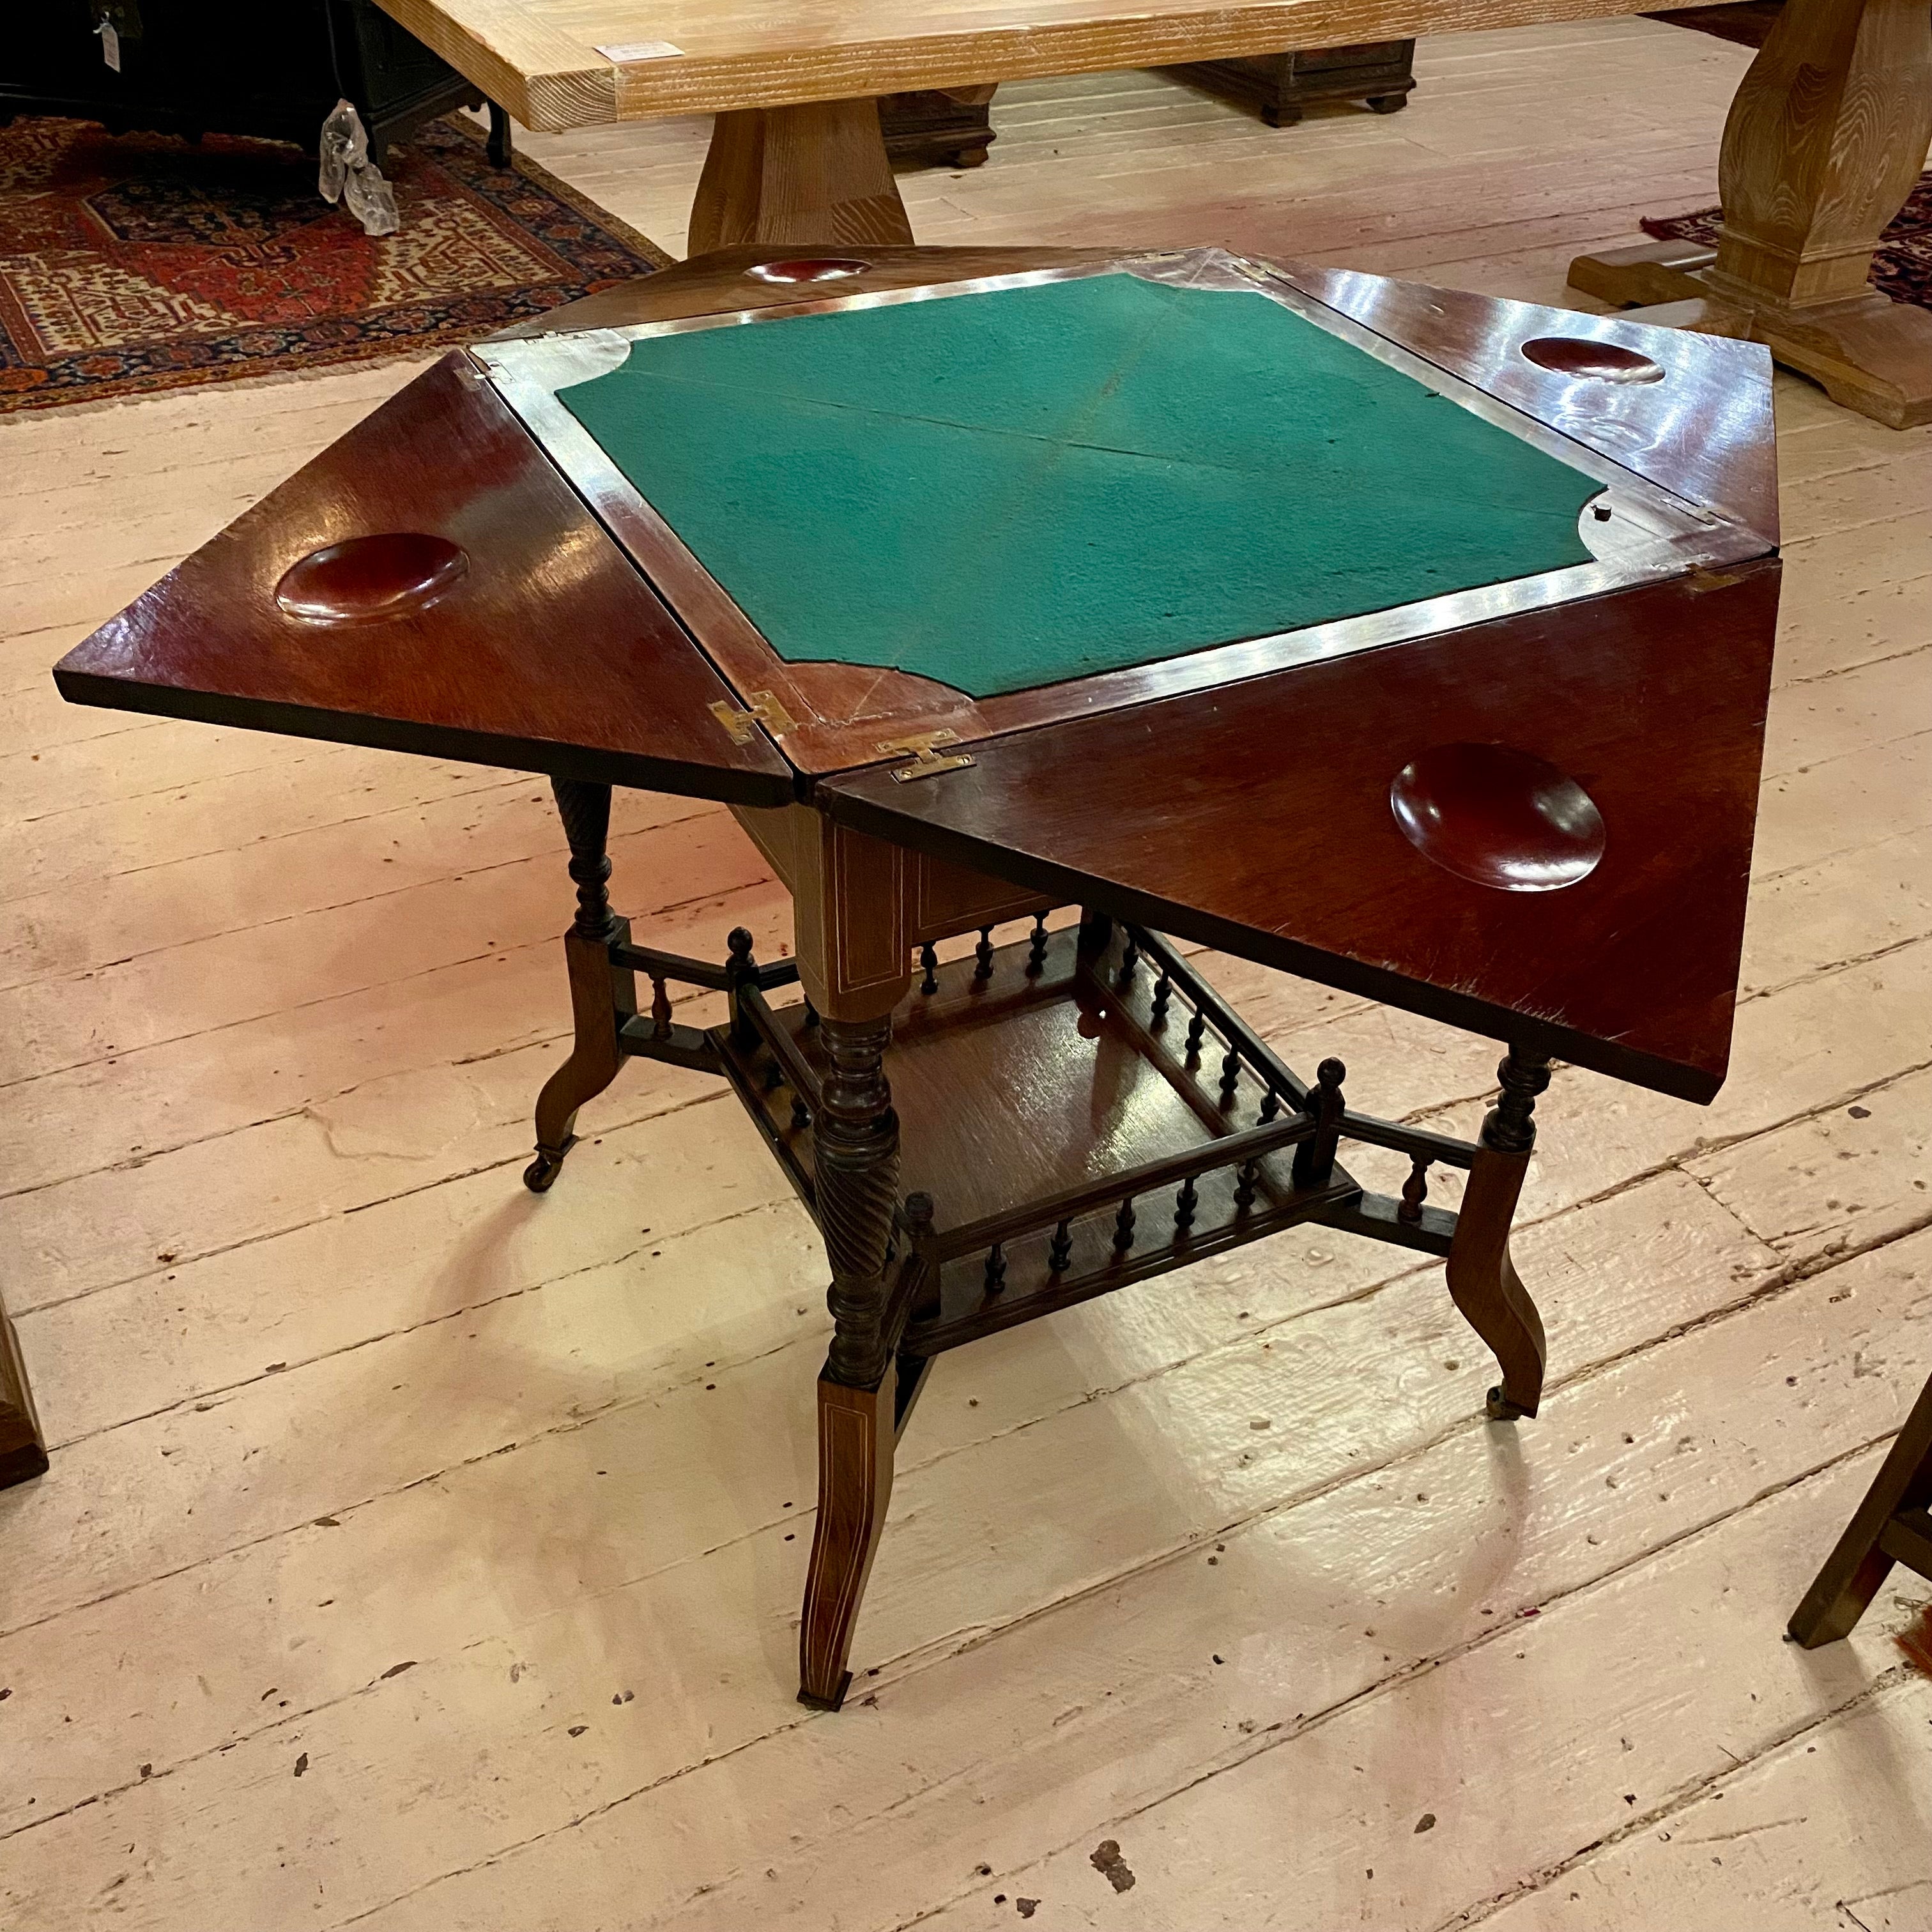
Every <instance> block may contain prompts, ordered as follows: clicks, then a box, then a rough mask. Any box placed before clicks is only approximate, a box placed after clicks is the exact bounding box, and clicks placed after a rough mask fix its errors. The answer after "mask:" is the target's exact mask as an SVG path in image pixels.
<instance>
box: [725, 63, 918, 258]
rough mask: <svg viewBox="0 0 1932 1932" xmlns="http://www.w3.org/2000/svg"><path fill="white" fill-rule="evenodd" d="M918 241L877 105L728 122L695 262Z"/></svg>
mask: <svg viewBox="0 0 1932 1932" xmlns="http://www.w3.org/2000/svg"><path fill="white" fill-rule="evenodd" d="M911 239H912V223H910V221H909V220H907V218H906V211H905V205H904V202H901V200H900V199H899V190H898V184H897V183H896V182H895V181H894V180H893V179H892V163H890V161H889V160H887V159H886V143H885V137H884V136H883V135H882V134H881V133H880V131H879V104H878V103H877V101H808V102H806V103H805V104H802V105H801V106H799V107H748V108H742V109H739V110H735V111H733V112H732V113H727V114H720V115H718V117H717V119H716V121H715V124H713V126H712V133H711V149H710V152H709V154H706V157H705V160H704V172H703V174H702V175H700V177H699V178H698V183H697V199H696V200H695V201H694V202H693V203H692V205H691V229H690V241H689V250H690V253H691V254H694V255H701V254H706V253H708V252H709V251H710V250H712V249H713V248H735V247H736V246H737V245H739V244H740V243H741V242H778V243H781V244H785V245H793V244H795V245H798V246H799V247H802V248H824V247H827V246H844V247H847V248H851V247H863V246H865V245H866V244H868V243H871V244H872V245H874V246H877V247H883V246H886V245H889V244H892V243H895V242H910V240H911Z"/></svg>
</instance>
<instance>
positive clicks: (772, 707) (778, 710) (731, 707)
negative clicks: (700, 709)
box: [711, 691, 798, 745]
mask: <svg viewBox="0 0 1932 1932" xmlns="http://www.w3.org/2000/svg"><path fill="white" fill-rule="evenodd" d="M711 715H712V717H714V718H716V719H717V721H718V723H719V724H721V725H723V726H724V728H725V730H727V731H728V732H730V734H731V742H732V743H733V744H734V745H748V744H749V743H750V742H751V736H752V733H753V732H754V730H756V729H757V726H759V725H760V724H762V725H763V727H765V729H766V730H767V731H769V733H771V734H772V736H773V737H774V738H782V737H783V736H784V734H785V733H787V731H795V730H797V729H798V720H797V719H796V718H794V717H793V716H792V715H791V714H790V712H788V711H787V710H786V709H785V708H784V706H783V705H782V704H781V703H779V702H778V700H777V699H776V698H775V697H773V696H772V694H771V693H770V692H769V691H753V692H752V694H751V707H750V709H748V710H745V711H740V710H739V709H738V707H737V706H736V705H735V704H733V703H730V702H729V701H728V700H726V699H724V698H722V697H721V698H719V699H718V700H717V701H716V702H715V703H714V704H713V705H712V706H711Z"/></svg>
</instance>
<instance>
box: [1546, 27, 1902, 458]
mask: <svg viewBox="0 0 1932 1932" xmlns="http://www.w3.org/2000/svg"><path fill="white" fill-rule="evenodd" d="M1927 142H1932V15H1928V13H1927V8H1926V7H1925V5H1924V0H1789V4H1788V5H1787V6H1786V7H1785V9H1784V12H1783V13H1781V15H1780V16H1779V17H1778V22H1777V24H1776V25H1775V26H1773V28H1772V30H1771V34H1770V36H1769V38H1768V39H1767V40H1766V42H1765V43H1764V45H1763V47H1762V48H1761V49H1760V50H1759V53H1758V56H1757V59H1756V60H1755V61H1754V62H1752V63H1751V69H1750V71H1749V72H1748V73H1747V74H1745V78H1744V80H1743V82H1742V84H1741V85H1740V86H1739V89H1738V93H1737V98H1736V100H1735V101H1733V103H1732V106H1731V111H1730V117H1729V118H1728V119H1727V121H1725V123H1724V148H1723V151H1722V153H1721V157H1720V159H1719V161H1718V186H1719V189H1720V191H1721V196H1722V198H1723V201H1724V232H1723V234H1722V236H1721V239H1720V240H1719V242H1718V247H1717V249H1716V251H1715V252H1713V251H1711V250H1709V249H1708V248H1697V247H1696V246H1695V245H1692V244H1689V243H1686V242H1651V243H1648V244H1646V245H1645V246H1643V247H1642V248H1622V249H1617V250H1614V251H1611V252H1610V253H1608V254H1601V255H1581V256H1579V257H1577V260H1575V261H1574V262H1573V263H1571V265H1570V285H1571V287H1572V288H1576V289H1581V290H1583V291H1584V292H1585V293H1587V294H1589V295H1593V296H1598V298H1600V299H1601V300H1603V301H1605V302H1619V303H1628V302H1635V303H1643V304H1646V305H1652V306H1649V307H1648V308H1646V309H1643V310H1640V311H1638V312H1637V314H1636V315H1635V317H1634V320H1638V321H1642V322H1654V323H1666V324H1674V325H1676V326H1679V327H1680V328H1686V329H1701V330H1703V331H1704V332H1706V333H1707V334H1709V335H1731V336H1738V337H1745V338H1751V340H1754V341H1758V342H1762V343H1763V344H1765V346H1766V347H1767V348H1769V350H1770V351H1771V353H1772V354H1773V355H1774V356H1776V357H1777V359H1778V361H1779V362H1783V363H1784V364H1786V365H1788V366H1789V367H1790V368H1793V369H1796V370H1799V371H1802V373H1803V374H1805V375H1808V376H1810V377H1813V378H1814V380H1817V382H1819V383H1821V384H1823V386H1824V389H1825V392H1826V394H1827V395H1829V396H1830V397H1831V398H1832V401H1834V402H1837V403H1842V404H1844V405H1845V406H1846V407H1847V408H1848V409H1854V410H1859V411H1861V413H1863V414H1864V415H1866V416H1873V417H1876V419H1878V421H1879V422H1882V423H1887V424H1889V425H1891V427H1892V428H1894V429H1906V428H1911V427H1912V426H1913V425H1916V424H1919V423H1924V422H1932V314H1928V313H1927V311H1925V310H1924V309H1921V308H1915V307H1913V306H1912V305H1909V304H1908V303H1903V302H1894V301H1892V300H1891V298H1890V297H1889V296H1883V295H1881V294H1880V293H1879V292H1878V290H1876V289H1875V288H1873V287H1872V286H1871V284H1870V279H1869V278H1870V272H1871V258H1872V252H1873V250H1874V249H1875V248H1876V247H1877V245H1878V241H1879V236H1881V235H1882V233H1884V231H1885V227H1886V225H1887V224H1888V223H1889V222H1890V221H1891V220H1892V218H1893V217H1894V216H1895V215H1896V214H1897V213H1898V211H1899V210H1900V208H1902V207H1903V205H1905V200H1906V196H1908V195H1909V193H1911V192H1912V187H1913V185H1914V184H1915V183H1916V182H1917V181H1918V176H1919V172H1920V171H1921V169H1923V167H1924V165H1925V151H1926V147H1927Z"/></svg>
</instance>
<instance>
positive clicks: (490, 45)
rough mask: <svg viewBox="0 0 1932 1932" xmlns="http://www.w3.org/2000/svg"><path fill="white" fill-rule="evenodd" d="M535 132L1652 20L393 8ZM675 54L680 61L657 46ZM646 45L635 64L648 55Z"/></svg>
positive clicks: (821, 5)
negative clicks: (1560, 25) (1573, 24)
mask: <svg viewBox="0 0 1932 1932" xmlns="http://www.w3.org/2000/svg"><path fill="white" fill-rule="evenodd" d="M383 6H384V8H385V10H386V11H387V12H389V13H392V14H393V15H394V16H395V17H396V18H397V19H398V20H400V21H401V23H403V25H404V26H406V27H407V28H410V31H412V32H413V33H414V34H416V36H417V37H419V39H421V40H425V41H427V42H428V44H429V45H430V46H433V47H434V48H435V49H436V50H437V52H438V53H440V54H441V55H443V58H444V59H445V60H446V61H448V62H449V63H450V64H451V65H452V66H454V67H455V68H458V70H460V71H461V72H462V73H463V74H466V76H468V77H469V79H470V80H472V81H474V82H475V83H476V85H477V86H478V87H480V88H481V89H483V91H484V92H485V93H486V94H487V95H489V96H490V98H491V99H492V100H493V101H497V102H498V103H499V104H500V105H502V106H503V107H507V108H508V110H510V112H511V113H513V114H514V115H515V116H516V117H517V119H518V120H520V121H523V123H524V124H526V126H528V127H535V128H538V129H555V128H562V127H577V126H582V125H585V124H591V123H594V122H597V121H607V120H611V119H617V120H631V119H634V118H638V117H640V116H643V115H652V114H691V113H706V112H709V113H725V112H727V111H729V110H732V109H734V108H747V107H788V106H791V105H793V104H796V103H798V102H801V101H845V100H853V99H859V98H865V97H866V96H870V95H881V94H892V93H898V92H906V91H909V90H911V89H919V88H942V89H943V88H951V87H957V86H974V85H978V84H981V83H989V82H999V81H1005V80H1020V79H1022V78H1024V77H1026V76H1028V75H1032V74H1080V73H1084V72H1088V71H1095V70H1105V69H1108V68H1144V67H1171V66H1174V65H1178V64H1181V63H1184V62H1189V61H1202V60H1220V59H1225V58H1229V57H1231V56H1232V55H1241V54H1262V53H1276V52H1285V51H1291V50H1293V49H1299V48H1303V47H1328V46H1341V45H1346V44H1347V43H1352V42H1355V41H1361V40H1406V39H1410V38H1412V37H1415V36H1416V35H1418V34H1442V33H1456V32H1462V31H1472V30H1478V29H1484V28H1499V27H1513V26H1529V25H1532V24H1534V23H1538V22H1544V21H1560V20H1591V19H1595V18H1600V17H1608V16H1614V15H1617V14H1622V13H1637V12H1640V11H1641V10H1642V9H1643V0H1268V4H1265V5H1229V4H1228V0H1192V4H1190V0H1161V4H1160V5H1157V6H1154V7H1147V8H1138V9H1134V10H1127V9H1123V8H1121V7H1118V6H1115V7H1109V6H1107V5H1097V4H1096V0H1024V3H1023V4H1022V3H1021V0H952V4H950V5H946V6H943V7H937V8H935V7H908V6H907V5H905V4H904V0H858V4H856V5H834V4H832V0H808V4H806V5H800V6H796V7H787V8H785V9H784V10H781V11H778V12H774V11H772V10H770V9H769V8H760V7H756V6H754V5H748V4H747V0H730V4H724V5H720V4H717V0H671V4H669V5H652V6H649V7H646V6H643V5H641V4H640V0H383ZM646 46H649V47H652V48H656V47H662V46H668V47H669V48H671V49H676V51H674V52H644V51H643V49H644V48H645V47H646ZM633 48H635V49H638V50H639V51H638V52H637V53H636V54H634V55H631V54H628V51H627V50H628V49H633Z"/></svg>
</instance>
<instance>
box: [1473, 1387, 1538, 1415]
mask: <svg viewBox="0 0 1932 1932" xmlns="http://www.w3.org/2000/svg"><path fill="white" fill-rule="evenodd" d="M1483 1413H1484V1415H1487V1417H1488V1418H1490V1421H1492V1422H1520V1421H1522V1420H1523V1418H1524V1417H1525V1416H1526V1415H1534V1414H1535V1411H1534V1410H1533V1409H1524V1408H1522V1407H1520V1406H1519V1405H1518V1404H1517V1403H1513V1402H1511V1400H1510V1399H1509V1397H1508V1396H1506V1395H1505V1394H1503V1392H1502V1389H1501V1388H1493V1389H1492V1390H1490V1394H1489V1399H1488V1400H1487V1401H1486V1402H1485V1403H1484V1404H1483Z"/></svg>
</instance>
